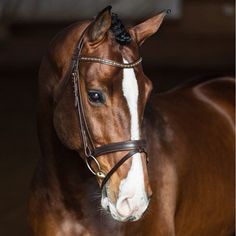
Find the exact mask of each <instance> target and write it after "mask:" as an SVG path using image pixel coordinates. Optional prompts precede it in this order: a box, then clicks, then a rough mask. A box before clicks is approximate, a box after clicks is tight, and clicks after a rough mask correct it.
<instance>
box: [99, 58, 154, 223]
mask: <svg viewBox="0 0 236 236" xmlns="http://www.w3.org/2000/svg"><path fill="white" fill-rule="evenodd" d="M123 61H124V63H128V62H127V61H126V60H125V59H123ZM122 90H123V95H124V97H125V98H126V102H127V105H128V108H129V113H130V139H131V140H138V139H140V134H139V119H138V96H139V90H138V82H137V79H136V77H135V73H134V69H133V68H125V69H123V80H122ZM131 160H132V163H131V167H130V170H129V172H128V174H127V177H126V178H125V179H123V180H121V182H120V186H119V196H118V199H117V202H116V204H113V203H111V202H110V201H109V200H108V198H107V197H105V196H103V197H102V201H101V204H102V206H103V208H104V209H107V208H108V207H109V209H110V211H111V214H112V216H113V217H114V218H115V219H117V220H120V221H125V220H127V218H128V217H129V216H131V217H134V218H135V220H138V219H139V218H140V217H141V216H142V214H143V212H144V211H145V210H146V208H147V206H148V202H149V201H148V199H147V195H146V192H145V185H144V173H143V165H142V159H141V155H140V153H136V154H135V155H133V157H131Z"/></svg>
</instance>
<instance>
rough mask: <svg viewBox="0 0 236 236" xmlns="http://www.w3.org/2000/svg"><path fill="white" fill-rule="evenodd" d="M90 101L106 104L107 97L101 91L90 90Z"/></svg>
mask: <svg viewBox="0 0 236 236" xmlns="http://www.w3.org/2000/svg"><path fill="white" fill-rule="evenodd" d="M88 98H89V101H90V102H92V103H95V104H104V103H105V98H104V95H103V93H102V92H101V91H89V92H88Z"/></svg>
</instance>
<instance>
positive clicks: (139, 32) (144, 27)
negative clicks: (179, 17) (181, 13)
mask: <svg viewBox="0 0 236 236" xmlns="http://www.w3.org/2000/svg"><path fill="white" fill-rule="evenodd" d="M169 13H170V10H166V11H162V12H161V13H159V14H157V15H156V16H153V17H151V18H149V19H148V20H146V21H144V22H142V23H140V24H138V25H136V26H134V27H132V28H131V30H130V33H131V34H132V35H134V37H135V39H136V42H137V44H138V45H139V46H141V45H142V44H143V43H144V41H145V40H146V39H147V38H148V37H150V36H152V35H153V34H155V33H156V32H157V30H158V29H159V27H160V26H161V23H162V21H163V19H164V17H165V16H166V15H167V14H169Z"/></svg>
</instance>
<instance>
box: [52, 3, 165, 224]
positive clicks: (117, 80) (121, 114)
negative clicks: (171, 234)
mask: <svg viewBox="0 0 236 236" xmlns="http://www.w3.org/2000/svg"><path fill="white" fill-rule="evenodd" d="M165 15H166V12H162V13H160V14H158V15H156V16H154V17H152V18H150V19H148V20H146V21H144V22H143V23H141V24H138V25H136V26H134V27H130V28H127V29H126V28H125V27H124V26H123V24H122V23H121V21H120V20H119V19H118V18H117V16H116V15H114V14H111V13H110V8H109V7H108V8H106V9H104V10H103V11H102V12H101V13H100V14H99V15H98V16H97V17H96V19H94V20H93V21H91V22H83V23H82V24H80V25H79V26H78V27H77V26H76V27H74V28H73V30H72V31H73V35H72V33H71V35H70V33H69V34H68V36H67V39H66V40H68V38H70V37H74V38H75V41H76V42H78V41H79V42H80V45H78V44H77V46H75V45H73V47H72V46H71V45H70V43H67V45H70V47H71V48H73V53H74V55H71V54H70V57H73V59H74V60H73V61H74V62H75V63H74V64H73V66H72V68H71V70H69V69H68V68H69V66H67V73H64V76H69V77H70V78H72V77H73V79H74V84H72V82H71V80H69V83H68V84H70V83H71V85H68V86H67V87H68V89H66V91H65V92H64V93H63V95H62V96H61V98H60V100H59V101H58V103H57V105H56V106H55V110H54V118H53V120H54V128H55V130H56V133H57V135H58V137H59V139H60V140H61V141H62V142H63V143H64V144H65V145H66V146H67V147H69V148H70V149H73V150H77V151H78V153H79V155H80V156H81V158H82V159H84V160H86V162H87V164H88V167H89V168H90V169H91V171H92V172H93V173H95V175H96V177H97V181H98V183H99V185H100V186H102V184H103V180H104V177H106V175H107V174H108V173H109V172H110V171H111V170H112V169H113V168H114V166H116V165H117V163H119V162H120V161H121V160H123V158H124V156H126V155H127V154H128V153H129V151H130V150H129V145H130V144H131V146H132V145H133V149H132V148H131V151H132V150H135V151H134V152H131V154H130V156H129V158H126V159H125V160H124V161H123V162H122V165H119V166H118V168H117V169H116V170H115V171H114V173H112V174H111V175H110V176H109V179H106V183H105V184H104V186H102V197H101V205H102V207H103V208H104V209H105V210H107V211H109V212H110V213H111V215H112V217H113V218H114V219H116V220H118V221H127V220H130V221H136V220H138V219H140V218H141V216H142V215H143V213H144V212H145V210H146V209H147V207H148V204H149V199H150V197H151V195H152V191H151V188H150V183H149V178H148V172H147V164H146V154H145V152H144V151H143V150H141V151H139V150H138V144H137V143H138V142H137V143H135V142H133V141H135V140H140V139H142V138H144V137H143V134H142V130H141V123H142V120H143V114H144V109H145V105H146V103H147V100H148V97H149V94H150V92H151V90H152V83H151V81H150V80H149V79H148V78H147V77H146V76H145V74H144V72H143V69H142V65H141V64H140V62H141V60H140V56H139V47H140V46H141V44H142V43H143V42H144V41H145V40H146V39H147V38H148V37H149V36H151V35H152V34H154V33H155V32H156V31H157V30H158V28H159V26H160V25H161V23H162V21H163V18H164V16H165ZM75 28H76V30H75ZM69 31H70V30H69ZM75 31H76V33H75ZM81 39H82V40H81ZM68 47H69V46H68ZM74 48H76V49H75V50H74ZM64 51H65V53H67V52H68V50H66V46H64ZM64 57H65V55H64ZM79 58H80V59H79ZM86 58H87V59H86ZM104 59H105V60H104ZM58 60H61V59H58ZM65 61H67V62H68V58H67V59H65ZM135 62H136V63H135ZM109 63H110V64H109ZM112 63H113V64H112ZM130 63H131V64H130ZM61 64H62V68H64V67H65V64H66V63H64V64H63V63H61ZM126 65H130V67H128V66H126ZM63 70H65V68H64V69H63ZM60 83H64V82H63V80H61V81H60ZM64 84H65V83H64ZM73 86H74V87H73ZM61 87H62V86H60V85H59V86H57V88H56V89H55V94H59V92H58V91H61ZM72 89H74V90H75V91H74V92H75V100H76V101H75V103H76V108H77V109H76V108H75V107H74V106H73V99H74V94H73V91H72ZM78 90H79V91H78ZM55 96H56V95H55ZM82 113H83V114H82ZM81 129H82V130H81ZM87 132H88V133H89V134H88V133H87ZM91 142H92V144H91ZM117 143H118V144H119V143H120V144H121V145H120V146H119V145H118V146H117ZM108 144H116V148H115V150H113V151H109V150H108V151H107V149H106V148H107V147H106V148H105V149H106V151H103V152H101V153H100V155H97V156H95V155H94V153H93V150H96V149H98V150H99V148H100V149H101V147H104V146H106V145H108ZM122 147H124V150H122ZM110 148H111V147H110ZM85 149H86V150H85ZM88 149H89V150H88ZM108 149H109V148H108ZM88 159H89V160H88Z"/></svg>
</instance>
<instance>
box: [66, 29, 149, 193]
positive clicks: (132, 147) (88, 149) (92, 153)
mask: <svg viewBox="0 0 236 236" xmlns="http://www.w3.org/2000/svg"><path fill="white" fill-rule="evenodd" d="M88 27H89V25H88V26H87V27H86V29H85V30H84V32H83V33H82V35H81V37H80V40H79V43H78V46H77V48H76V53H75V54H74V57H73V61H72V62H73V64H72V67H71V69H72V70H71V75H69V76H70V77H72V80H73V85H74V96H75V107H76V109H77V114H78V119H79V126H80V132H81V137H82V143H83V149H84V155H85V163H86V165H87V167H88V169H89V170H90V171H91V173H92V174H94V175H95V176H97V177H98V178H100V179H102V183H101V188H102V189H103V187H104V186H105V184H106V183H107V181H108V180H109V178H110V177H111V176H112V175H113V174H114V172H115V171H116V170H117V169H118V168H119V167H120V166H121V165H122V164H123V163H124V162H125V161H127V160H128V159H129V158H131V157H132V156H133V155H135V154H136V153H145V156H146V160H147V153H146V151H145V148H146V141H145V140H127V141H123V142H116V143H109V144H106V145H103V146H100V147H95V145H94V142H93V139H92V136H91V133H90V130H89V127H88V124H87V120H86V117H85V112H84V105H83V102H82V95H81V86H80V84H81V83H80V81H81V78H80V73H79V66H80V63H79V62H80V61H83V62H87V63H100V64H105V65H109V66H114V67H118V68H121V69H123V68H133V67H135V66H137V65H138V64H139V63H141V61H142V58H141V57H140V58H139V59H137V60H136V61H134V62H131V63H128V64H125V63H120V62H116V61H113V60H110V59H103V58H97V57H89V56H81V52H82V49H83V40H84V35H85V32H86V31H87V29H88ZM124 151H126V152H127V151H128V153H127V154H126V155H125V156H124V157H122V159H121V160H119V161H118V162H117V163H116V164H115V165H114V166H113V167H112V169H111V170H110V171H109V172H108V173H106V174H105V173H104V171H103V170H102V168H101V166H100V163H99V162H98V160H97V157H99V156H102V155H104V154H109V153H114V152H124ZM91 161H94V163H95V164H96V170H94V169H93V168H92V166H91Z"/></svg>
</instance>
